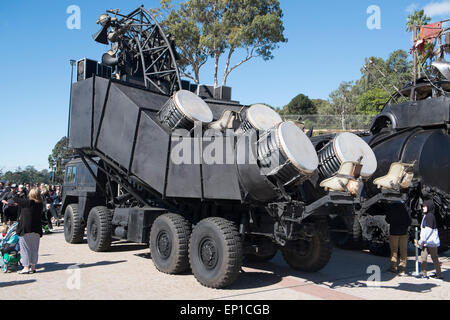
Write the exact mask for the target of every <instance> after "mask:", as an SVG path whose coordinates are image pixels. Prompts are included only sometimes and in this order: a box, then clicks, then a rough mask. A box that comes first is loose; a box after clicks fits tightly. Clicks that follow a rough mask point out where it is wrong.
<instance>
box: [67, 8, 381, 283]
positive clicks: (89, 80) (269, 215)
mask: <svg viewBox="0 0 450 320" xmlns="http://www.w3.org/2000/svg"><path fill="white" fill-rule="evenodd" d="M98 23H99V24H100V25H101V27H102V28H101V30H100V31H99V32H98V33H97V34H96V35H95V36H94V39H95V40H96V41H97V42H100V43H103V44H109V43H111V50H109V51H108V52H107V53H105V54H104V55H103V57H102V62H101V63H97V62H95V61H91V60H87V59H83V60H80V61H78V64H77V82H76V83H74V84H73V86H72V99H71V109H70V123H69V128H70V134H69V141H70V143H69V146H70V147H71V148H73V149H74V150H75V151H76V153H77V154H78V156H77V157H76V158H74V159H73V160H71V161H70V162H69V163H68V164H67V166H66V177H65V184H64V190H63V205H62V212H64V232H65V238H66V240H67V242H69V243H73V244H76V243H81V242H82V240H83V237H84V233H85V231H86V236H87V240H88V245H89V247H90V248H91V249H92V250H94V251H106V250H108V248H109V247H110V245H111V242H112V241H114V240H127V241H132V242H137V243H149V246H150V252H151V256H152V260H153V263H154V264H155V266H156V268H157V269H158V270H159V271H161V272H164V273H168V274H177V273H181V272H184V271H185V270H187V269H189V268H190V269H191V270H192V272H193V274H194V276H195V277H196V279H197V280H198V281H199V282H200V283H201V284H202V285H204V286H207V287H212V288H224V287H227V286H229V285H231V284H232V283H233V282H234V281H235V280H236V279H237V277H238V275H239V271H240V269H241V266H242V263H243V259H244V257H245V258H246V259H249V260H253V261H265V260H269V259H271V258H272V257H273V256H274V255H275V253H276V252H277V250H280V251H281V252H282V254H283V257H284V259H285V260H286V262H287V263H288V264H289V265H290V266H291V267H292V268H294V269H296V270H301V271H307V272H314V271H317V270H320V269H321V268H323V267H324V266H326V264H327V263H328V261H329V259H330V256H331V251H332V244H331V241H330V235H329V233H330V232H329V225H328V220H329V216H330V214H331V213H335V214H336V213H337V214H343V215H352V214H353V212H354V210H352V209H351V208H353V207H354V206H355V205H357V204H358V201H359V199H360V198H361V197H360V196H361V192H362V187H363V180H368V179H370V177H371V175H372V174H373V173H374V172H375V170H376V168H377V161H376V158H375V155H374V153H373V151H372V150H371V148H370V147H369V146H368V144H367V143H366V142H364V141H363V139H361V138H360V137H358V136H356V135H353V134H351V133H346V134H342V135H340V136H339V138H338V139H336V140H335V141H334V143H332V144H330V145H327V146H326V147H325V148H324V150H322V151H321V152H320V153H319V154H318V153H317V151H316V150H315V148H314V146H313V144H312V142H311V140H310V139H309V137H308V136H307V135H306V134H305V133H304V132H303V131H302V129H301V128H300V126H299V125H298V124H296V123H295V122H283V121H282V119H281V118H280V116H279V115H278V114H277V113H276V112H275V111H273V110H272V109H270V108H269V107H267V106H264V105H252V106H243V105H241V104H240V103H238V102H236V101H232V100H231V89H230V88H227V87H219V88H212V87H207V86H197V85H193V84H190V83H188V82H185V81H181V80H180V77H179V73H178V67H177V64H176V61H177V56H176V51H175V48H174V45H173V41H171V40H170V39H168V38H167V37H166V35H165V34H164V31H163V29H162V28H161V27H160V25H159V24H158V23H157V21H156V20H155V19H154V18H153V17H152V16H151V15H150V14H149V13H148V11H147V10H146V9H145V8H143V7H139V8H137V9H136V10H134V11H133V12H131V13H129V14H127V15H122V14H121V13H120V12H119V11H117V10H114V11H108V12H107V13H106V14H103V15H102V16H100V19H99V20H98Z"/></svg>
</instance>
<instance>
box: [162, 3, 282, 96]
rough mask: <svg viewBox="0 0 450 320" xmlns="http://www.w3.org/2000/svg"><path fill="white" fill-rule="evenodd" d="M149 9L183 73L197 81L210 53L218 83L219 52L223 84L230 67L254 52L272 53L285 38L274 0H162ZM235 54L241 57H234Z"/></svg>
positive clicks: (267, 57) (265, 56)
mask: <svg viewBox="0 0 450 320" xmlns="http://www.w3.org/2000/svg"><path fill="white" fill-rule="evenodd" d="M154 13H156V14H157V15H158V16H159V17H161V18H162V22H161V24H162V26H163V27H164V28H165V30H166V31H167V33H168V34H170V35H171V36H172V37H173V38H174V40H175V44H176V48H177V51H178V54H179V56H180V60H179V62H178V63H179V66H180V68H181V70H182V74H183V76H185V77H187V78H189V79H191V80H194V81H195V82H196V83H200V69H201V68H202V67H203V66H204V65H205V64H206V63H207V61H208V58H209V57H211V58H213V59H214V85H215V87H217V86H218V85H219V63H220V59H221V58H222V56H225V68H224V71H223V77H222V85H226V84H227V80H228V78H229V76H230V74H231V73H232V72H233V71H234V70H235V69H237V68H238V67H240V66H241V65H243V64H244V63H246V62H248V61H250V60H252V59H254V58H256V57H261V58H262V59H264V60H270V59H273V57H274V56H273V51H274V50H275V49H276V48H277V47H278V46H279V44H280V43H283V42H286V41H287V40H286V38H285V37H284V35H283V32H284V26H283V21H282V18H283V12H282V10H281V8H280V3H279V1H278V0H245V1H242V0H187V1H186V2H183V3H181V4H180V5H179V8H178V9H176V8H175V6H174V5H173V4H172V1H171V0H161V8H159V9H157V10H155V11H154ZM242 53H244V54H243V56H242ZM234 56H241V57H240V59H239V60H238V61H234V59H233V58H234Z"/></svg>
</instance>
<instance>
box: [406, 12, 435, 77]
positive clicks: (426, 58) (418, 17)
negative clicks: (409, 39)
mask: <svg viewBox="0 0 450 320" xmlns="http://www.w3.org/2000/svg"><path fill="white" fill-rule="evenodd" d="M429 22H431V17H429V16H427V15H426V14H425V11H424V10H416V11H414V12H413V13H411V14H410V15H409V16H408V19H407V23H406V30H407V31H409V32H414V26H417V29H416V34H414V33H413V37H414V39H418V38H419V34H420V27H422V26H424V25H427V24H428V23H429ZM434 49H435V44H434V43H426V44H425V51H424V53H423V54H422V55H421V54H420V52H419V53H418V59H417V68H418V70H419V75H420V73H421V71H423V69H424V68H427V67H428V68H429V67H430V66H431V60H432V58H433V57H434ZM427 62H429V64H428V65H427Z"/></svg>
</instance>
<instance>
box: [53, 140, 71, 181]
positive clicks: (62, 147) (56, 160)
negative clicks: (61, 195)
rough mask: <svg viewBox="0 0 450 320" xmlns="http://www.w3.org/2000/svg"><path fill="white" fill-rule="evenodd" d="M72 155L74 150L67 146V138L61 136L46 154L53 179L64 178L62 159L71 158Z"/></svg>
mask: <svg viewBox="0 0 450 320" xmlns="http://www.w3.org/2000/svg"><path fill="white" fill-rule="evenodd" d="M74 155H75V151H74V150H73V149H70V148H69V139H67V137H62V138H61V139H60V140H59V141H58V142H57V143H56V145H55V147H54V148H53V150H52V153H51V154H50V155H49V156H48V165H49V168H53V169H54V174H55V181H58V182H62V181H63V180H64V164H63V160H64V159H71V158H72V157H73V156H74Z"/></svg>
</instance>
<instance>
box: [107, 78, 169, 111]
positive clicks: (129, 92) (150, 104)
mask: <svg viewBox="0 0 450 320" xmlns="http://www.w3.org/2000/svg"><path fill="white" fill-rule="evenodd" d="M114 86H115V87H116V88H117V89H119V90H120V91H122V92H123V93H124V94H125V95H126V96H127V97H128V98H129V99H130V100H131V101H133V102H134V104H135V105H137V106H139V107H140V108H145V109H150V110H152V111H155V112H157V111H159V110H160V109H161V107H162V106H163V105H164V103H166V101H167V100H168V99H169V97H167V96H164V95H161V94H157V93H154V92H151V91H149V90H143V89H139V88H135V87H132V86H127V85H124V84H120V83H115V84H114Z"/></svg>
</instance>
